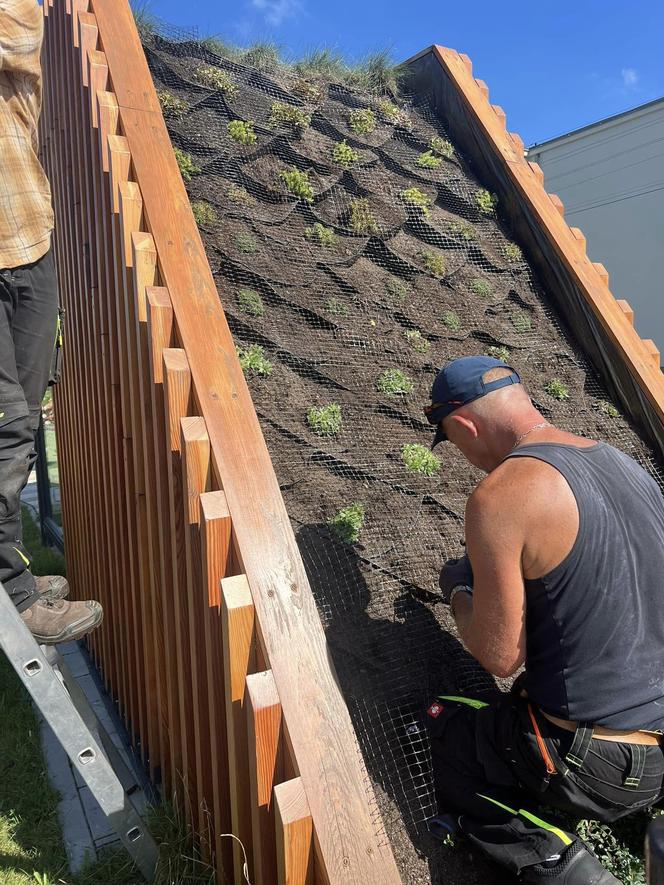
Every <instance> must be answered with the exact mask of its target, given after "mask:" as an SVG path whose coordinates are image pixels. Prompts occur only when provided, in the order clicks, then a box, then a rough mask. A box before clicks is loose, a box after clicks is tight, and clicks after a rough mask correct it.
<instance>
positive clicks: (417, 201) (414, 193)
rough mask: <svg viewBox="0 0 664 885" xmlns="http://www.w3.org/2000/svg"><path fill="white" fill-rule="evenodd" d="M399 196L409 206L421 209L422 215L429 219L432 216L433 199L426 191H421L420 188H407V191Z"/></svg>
mask: <svg viewBox="0 0 664 885" xmlns="http://www.w3.org/2000/svg"><path fill="white" fill-rule="evenodd" d="M399 196H400V197H401V199H402V200H403V201H404V203H405V204H406V205H407V206H411V207H412V208H413V209H419V211H420V212H421V213H422V215H424V216H426V217H427V218H428V216H429V215H431V203H432V200H431V197H430V196H428V194H425V193H424V191H421V190H420V189H419V187H409V188H406V190H403V191H401V193H400V194H399Z"/></svg>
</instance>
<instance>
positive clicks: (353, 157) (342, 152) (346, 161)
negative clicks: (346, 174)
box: [332, 138, 360, 169]
mask: <svg viewBox="0 0 664 885" xmlns="http://www.w3.org/2000/svg"><path fill="white" fill-rule="evenodd" d="M332 159H333V160H334V162H335V163H337V164H338V165H339V166H341V168H342V169H350V167H351V166H352V165H353V163H357V161H358V160H359V159H360V155H359V154H358V152H357V151H356V150H355V149H354V148H352V147H350V145H349V144H347V142H346V139H345V138H344V140H343V141H338V142H337V143H336V144H335V146H334V150H333V151H332Z"/></svg>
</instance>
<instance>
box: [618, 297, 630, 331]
mask: <svg viewBox="0 0 664 885" xmlns="http://www.w3.org/2000/svg"><path fill="white" fill-rule="evenodd" d="M616 304H617V305H618V307H619V308H620V309H621V310H622V312H623V314H624V315H625V318H626V319H627V322H628V323H629V324H630V325H631V326H633V325H634V311H633V310H632V307H631V305H630V303H629V301H625V300H624V299H623V298H618V300H617V302H616Z"/></svg>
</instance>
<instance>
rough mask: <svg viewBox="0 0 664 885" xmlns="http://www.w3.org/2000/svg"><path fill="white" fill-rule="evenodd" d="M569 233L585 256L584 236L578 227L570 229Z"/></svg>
mask: <svg viewBox="0 0 664 885" xmlns="http://www.w3.org/2000/svg"><path fill="white" fill-rule="evenodd" d="M570 231H571V232H572V236H573V237H574V239H575V240H576V241H577V243H578V244H579V248H580V249H581V250H582V252H583V253H584V254H585V251H586V236H585V234H584V233H583V231H582V230H581V229H580V228H578V227H570Z"/></svg>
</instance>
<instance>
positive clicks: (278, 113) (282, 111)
mask: <svg viewBox="0 0 664 885" xmlns="http://www.w3.org/2000/svg"><path fill="white" fill-rule="evenodd" d="M268 125H269V126H290V127H291V128H292V129H293V130H294V131H295V132H297V133H299V134H300V135H301V134H302V133H303V132H304V130H305V129H308V128H309V126H310V125H311V114H305V113H304V111H302V110H300V108H296V107H295V106H294V105H292V104H286V102H283V101H275V102H274V103H273V105H272V107H271V108H270V119H269V121H268Z"/></svg>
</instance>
